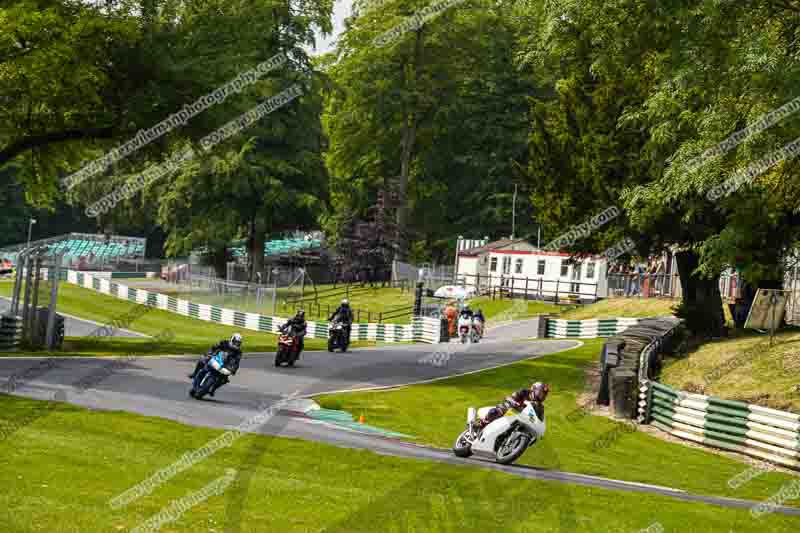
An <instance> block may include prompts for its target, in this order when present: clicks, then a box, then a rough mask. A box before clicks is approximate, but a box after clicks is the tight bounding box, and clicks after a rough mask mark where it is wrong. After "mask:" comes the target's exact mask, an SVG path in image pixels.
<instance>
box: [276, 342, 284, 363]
mask: <svg viewBox="0 0 800 533" xmlns="http://www.w3.org/2000/svg"><path fill="white" fill-rule="evenodd" d="M282 362H283V346H281V347H280V348H278V353H276V354H275V366H281V363H282Z"/></svg>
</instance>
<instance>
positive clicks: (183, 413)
mask: <svg viewBox="0 0 800 533" xmlns="http://www.w3.org/2000/svg"><path fill="white" fill-rule="evenodd" d="M532 336H533V331H532V325H531V323H530V322H525V321H521V322H515V323H513V324H509V325H506V326H499V327H496V328H493V329H491V330H490V331H488V332H487V336H486V338H485V339H483V340H482V341H481V342H480V343H479V344H475V345H461V344H459V343H451V344H449V345H448V344H442V345H419V344H418V345H410V344H408V345H395V346H381V347H377V348H364V349H356V350H353V351H351V352H348V353H344V354H342V353H339V352H337V353H333V354H331V353H328V352H306V353H304V354H303V356H302V357H301V359H300V360H299V361H298V363H297V365H296V366H295V367H294V368H287V367H281V368H275V367H274V366H273V360H274V354H272V353H269V354H247V353H246V354H245V357H244V358H243V359H242V364H241V367H240V370H239V372H238V374H237V375H236V376H234V377H233V379H232V380H231V383H230V384H228V385H226V386H225V387H223V388H222V389H220V390H219V391H218V392H217V395H216V398H208V399H207V400H203V401H196V400H193V399H191V398H190V397H189V396H188V394H187V392H188V389H189V379H188V378H187V374H188V373H189V372H191V370H192V369H193V368H194V364H195V361H196V358H194V357H186V356H165V357H152V356H148V357H138V358H137V357H130V358H72V357H70V358H58V359H50V360H47V361H43V360H42V358H38V359H37V358H21V357H20V358H0V392H8V391H9V387H8V386H7V384H8V383H9V382H10V378H12V376H13V377H14V379H13V383H14V387H13V393H14V394H17V395H22V396H26V397H31V398H38V399H47V400H52V399H53V398H54V397H57V398H58V399H59V400H64V399H66V401H68V402H70V403H73V404H76V405H81V406H84V407H89V408H95V409H112V410H122V411H128V412H133V413H138V414H142V415H148V416H158V417H162V418H166V419H171V420H175V421H178V422H182V423H186V424H190V425H196V426H208V427H218V428H225V429H230V428H234V427H236V426H237V425H238V424H241V423H242V422H243V421H245V420H247V419H248V418H251V417H253V416H255V415H256V414H259V413H263V410H264V409H265V408H266V407H268V406H269V405H274V404H275V403H276V402H278V401H280V400H281V399H285V398H286V397H287V396H290V395H291V396H292V397H294V398H302V397H308V396H311V395H315V394H319V393H322V392H333V391H342V390H355V389H364V388H376V387H393V386H399V385H403V384H408V383H414V382H420V381H428V380H435V379H437V378H443V377H448V376H454V375H458V374H463V373H467V372H473V371H478V370H482V369H487V368H491V367H495V366H499V365H504V364H509V363H512V362H514V361H519V360H522V359H526V358H531V357H542V356H546V355H548V354H554V353H557V352H559V351H563V350H567V349H570V348H573V347H576V346H578V345H579V342H578V341H571V340H542V341H531V340H525V339H529V338H530V337H532ZM246 342H247V339H246V334H245V348H246ZM421 360H434V361H438V362H439V364H440V365H441V366H434V365H432V364H424V363H421V362H420V361H421ZM522 385H524V384H520V386H522ZM476 407H479V406H476ZM293 411H294V410H293V409H288V410H284V411H281V412H280V413H279V414H276V415H274V416H271V417H270V418H269V419H268V420H267V421H266V422H265V423H264V425H262V426H261V427H260V428H259V429H258V432H259V433H263V434H269V435H279V436H283V437H294V438H301V439H305V440H313V441H319V442H325V443H329V444H333V445H336V446H342V447H350V448H366V449H370V450H372V451H374V452H376V453H381V454H387V455H395V456H399V457H408V458H417V459H428V460H433V461H438V462H444V463H450V464H460V465H471V466H474V467H479V468H489V469H494V470H500V471H504V472H507V473H511V474H515V475H519V476H522V477H526V478H535V479H543V480H553V481H559V482H566V483H573V484H581V485H590V486H594V487H600V488H609V489H616V490H626V491H634V492H647V493H652V494H661V495H665V496H670V497H674V498H678V499H683V500H688V501H698V502H705V503H711V504H716V505H721V506H725V507H739V508H749V507H751V506H752V505H754V503H755V502H750V501H745V500H736V499H731V498H715V497H706V496H698V495H693V494H689V493H686V492H684V491H681V490H675V489H672V488H669V487H659V486H655V485H647V484H642V483H632V482H626V481H618V480H611V479H605V478H598V477H593V476H585V475H580V474H572V473H566V472H560V471H555V470H543V469H536V468H532V467H529V466H525V465H512V466H502V465H498V464H496V463H493V462H489V461H483V460H478V459H459V458H456V457H455V456H453V454H452V452H450V450H441V449H435V448H430V447H422V446H418V445H415V444H411V443H407V442H402V441H398V440H393V439H388V438H384V437H379V436H375V435H371V434H367V433H362V432H358V431H353V430H348V429H343V428H340V427H337V426H335V425H332V424H330V423H327V422H323V421H319V420H313V419H310V418H308V417H306V416H304V415H302V414H300V413H298V412H293ZM453 437H454V438H455V435H454V436H453ZM549 445H551V446H557V443H549ZM776 512H780V513H785V514H791V515H798V516H800V509H796V508H790V507H780V508H778V509H777V511H776Z"/></svg>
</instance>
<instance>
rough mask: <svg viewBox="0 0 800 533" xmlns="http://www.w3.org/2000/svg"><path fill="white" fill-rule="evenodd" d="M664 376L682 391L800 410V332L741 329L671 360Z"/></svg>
mask: <svg viewBox="0 0 800 533" xmlns="http://www.w3.org/2000/svg"><path fill="white" fill-rule="evenodd" d="M662 380H663V381H664V382H665V383H667V384H669V385H672V386H675V387H678V388H680V389H682V390H686V391H692V392H697V393H700V394H707V395H710V396H719V397H721V398H727V399H731V400H742V401H745V402H750V403H755V404H758V405H763V406H765V407H772V408H775V409H784V410H789V411H793V412H796V413H800V331H798V330H797V329H793V330H788V331H783V332H779V333H776V336H775V344H774V345H773V346H771V347H770V341H769V335H767V334H760V333H756V332H754V331H746V332H736V334H735V335H734V336H733V337H731V338H728V339H721V340H717V341H712V342H707V343H705V344H703V345H701V346H699V347H698V348H696V349H694V350H693V351H692V352H690V353H689V354H688V355H687V356H686V357H685V358H682V359H668V360H667V362H666V364H665V367H664V370H663V371H662Z"/></svg>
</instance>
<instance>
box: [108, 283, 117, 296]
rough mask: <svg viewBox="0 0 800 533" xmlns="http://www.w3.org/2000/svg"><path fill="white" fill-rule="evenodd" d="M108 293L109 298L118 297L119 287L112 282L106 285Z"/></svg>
mask: <svg viewBox="0 0 800 533" xmlns="http://www.w3.org/2000/svg"><path fill="white" fill-rule="evenodd" d="M108 292H109V293H110V294H111V296H116V297H119V285H117V284H116V283H114V282H113V281H112V282H111V283H109V285H108Z"/></svg>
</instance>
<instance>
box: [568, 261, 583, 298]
mask: <svg viewBox="0 0 800 533" xmlns="http://www.w3.org/2000/svg"><path fill="white" fill-rule="evenodd" d="M580 280H581V264H580V263H576V264H575V265H574V266H573V267H572V281H573V282H579V281H580ZM569 292H572V293H575V294H580V292H581V284H580V283H571V284H570V289H569Z"/></svg>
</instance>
